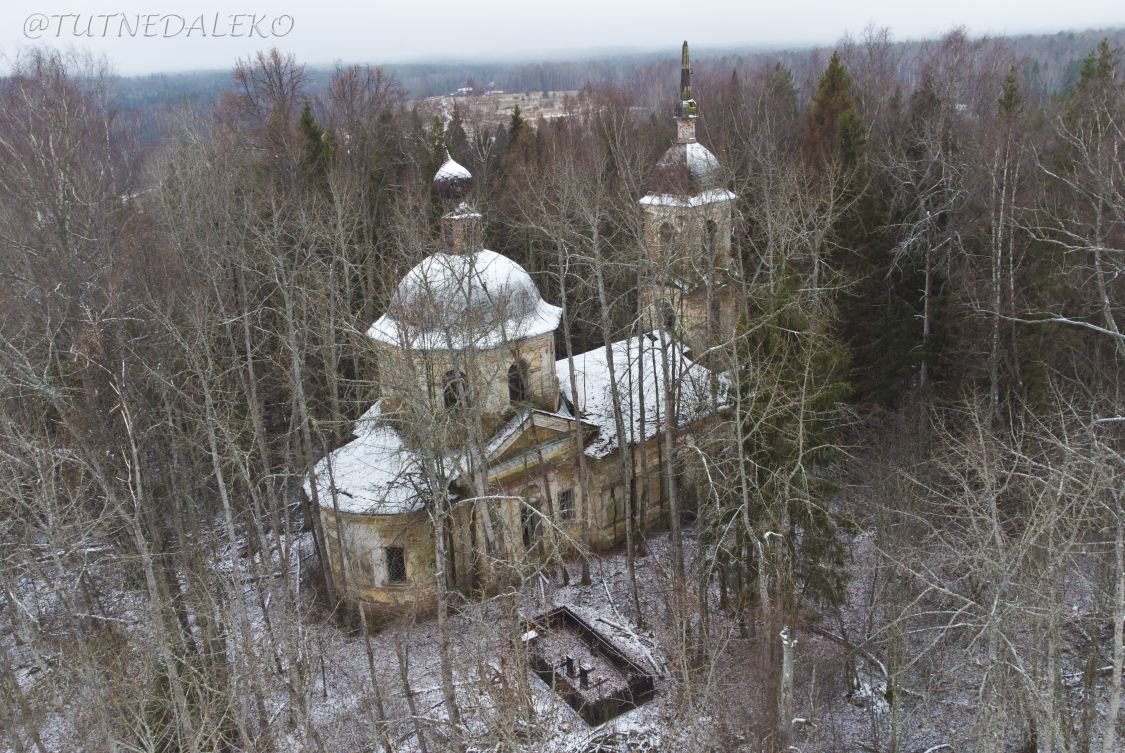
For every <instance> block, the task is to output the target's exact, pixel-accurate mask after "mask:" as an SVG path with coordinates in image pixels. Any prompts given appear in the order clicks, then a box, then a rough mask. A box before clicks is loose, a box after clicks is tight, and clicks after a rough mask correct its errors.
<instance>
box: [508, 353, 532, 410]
mask: <svg viewBox="0 0 1125 753" xmlns="http://www.w3.org/2000/svg"><path fill="white" fill-rule="evenodd" d="M527 371H528V369H527V361H524V360H523V359H522V358H521V359H520V360H518V361H516V362H515V363H513V364H512V365H511V366H509V367H508V400H510V401H511V402H512V403H522V402H523V401H525V400H527V382H528V373H527Z"/></svg>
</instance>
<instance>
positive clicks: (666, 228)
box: [660, 222, 673, 249]
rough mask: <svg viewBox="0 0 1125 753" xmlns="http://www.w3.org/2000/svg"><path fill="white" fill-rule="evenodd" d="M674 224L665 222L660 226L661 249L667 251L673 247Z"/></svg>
mask: <svg viewBox="0 0 1125 753" xmlns="http://www.w3.org/2000/svg"><path fill="white" fill-rule="evenodd" d="M672 232H673V231H672V223H670V222H664V223H661V225H660V248H662V249H666V248H668V247H669V246H671V245H672Z"/></svg>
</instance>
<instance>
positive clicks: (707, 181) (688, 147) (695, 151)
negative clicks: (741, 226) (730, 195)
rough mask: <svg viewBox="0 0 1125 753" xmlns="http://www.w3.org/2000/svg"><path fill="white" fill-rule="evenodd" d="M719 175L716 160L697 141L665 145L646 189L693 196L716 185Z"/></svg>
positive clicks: (673, 194)
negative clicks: (666, 146)
mask: <svg viewBox="0 0 1125 753" xmlns="http://www.w3.org/2000/svg"><path fill="white" fill-rule="evenodd" d="M721 178H722V175H721V170H720V168H719V160H718V159H717V158H716V157H715V155H714V154H712V153H711V151H710V150H709V149H708V148H707V147H705V146H703V144H700V143H699V142H698V141H689V142H687V143H682V144H673V145H672V146H670V147H668V151H666V152H664V156H662V157H661V158H660V159H659V160H658V161H657V163H656V166H655V167H654V168H653V170H652V175H650V176H649V183H648V185H649V192H650V193H653V194H658V195H660V194H668V195H672V196H695V195H697V194H700V193H702V192H704V191H707V190H709V189H712V188H718V187H719V183H720V181H721Z"/></svg>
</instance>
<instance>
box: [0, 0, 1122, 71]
mask: <svg viewBox="0 0 1125 753" xmlns="http://www.w3.org/2000/svg"><path fill="white" fill-rule="evenodd" d="M67 14H69V15H67ZM74 14H79V15H77V17H76V16H75V15H74ZM113 14H117V15H113ZM868 24H874V25H876V26H881V27H883V26H885V27H888V28H890V29H891V31H892V34H893V36H894V38H895V39H900V40H901V39H910V38H918V37H924V36H933V35H935V34H939V33H941V32H943V31H947V30H948V29H950V28H952V27H954V26H965V27H967V28H968V30H969V31H970V33H972V34H984V33H992V34H1001V33H1019V32H1043V31H1058V30H1063V29H1085V28H1091V27H1106V26H1121V25H1125V0H1065V2H1063V1H1060V0H1024V1H1023V2H1013V1H1011V0H1002V1H997V0H820V1H814V0H769V1H768V2H763V1H762V0H742V1H738V0H678V1H675V0H644V1H643V2H642V1H634V2H627V1H626V0H561V1H560V2H528V1H527V0H518V1H517V0H483V2H482V0H476V1H475V2H451V1H450V0H393V1H392V0H368V1H367V2H366V3H363V5H362V6H360V5H358V4H357V3H355V2H345V1H344V0H233V1H231V0H228V1H227V2H223V3H220V2H216V1H215V0H204V1H203V2H200V1H199V0H104V1H103V0H67V1H66V2H55V1H53V0H39V1H38V2H32V1H29V0H0V51H2V53H3V57H4V58H5V59H10V58H12V57H13V56H14V54H15V53H16V52H17V51H18V50H19V49H20V48H21V47H26V46H29V45H33V44H43V43H49V44H53V45H60V46H64V47H66V46H74V47H79V48H85V49H89V50H93V51H95V52H98V53H105V54H106V55H107V56H108V57H109V59H110V61H111V62H112V64H113V66H114V68H115V69H116V70H117V71H118V72H119V73H123V74H135V73H147V72H153V71H174V70H185V69H202V68H210V69H216V68H217V69H226V68H230V67H231V65H232V64H233V63H234V61H235V60H237V59H238V58H239V57H245V56H246V55H247V54H248V53H251V52H253V51H255V50H258V49H263V48H268V47H271V46H274V45H276V46H278V47H279V48H281V49H283V50H285V51H287V52H292V53H294V54H295V55H296V56H297V58H298V60H300V61H301V62H304V63H310V64H317V63H333V62H337V61H343V62H348V63H352V62H355V63H365V62H366V63H394V62H412V61H425V60H438V59H446V60H448V59H450V58H454V59H473V60H497V59H513V58H515V59H536V58H542V57H557V56H559V55H560V54H564V53H583V52H591V51H599V50H606V49H607V48H612V49H615V50H625V49H636V50H652V49H660V48H665V47H666V48H668V49H669V50H670V54H672V55H674V54H675V53H676V49H677V46H678V45H679V42H680V41H681V40H682V39H685V38H686V39H688V40H690V41H691V42H692V44H693V45H694V46H696V47H700V48H706V47H709V46H719V45H722V46H733V45H763V44H765V45H784V44H807V43H820V44H827V43H831V42H833V41H834V40H836V39H839V37H840V36H841V35H843V34H844V33H846V32H852V33H856V34H858V33H860V32H861V31H862V29H863V27H864V26H866V25H868ZM4 67H5V68H6V67H7V65H6V64H5V65H4Z"/></svg>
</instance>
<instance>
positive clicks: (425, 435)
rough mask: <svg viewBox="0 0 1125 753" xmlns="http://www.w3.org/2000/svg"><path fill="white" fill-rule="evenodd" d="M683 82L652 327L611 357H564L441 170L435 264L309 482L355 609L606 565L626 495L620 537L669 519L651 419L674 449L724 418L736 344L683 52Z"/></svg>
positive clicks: (649, 297)
mask: <svg viewBox="0 0 1125 753" xmlns="http://www.w3.org/2000/svg"><path fill="white" fill-rule="evenodd" d="M682 68H683V73H682V81H681V96H680V101H679V103H678V104H677V105H676V108H675V118H676V123H677V140H676V143H675V144H674V145H672V147H670V148H669V149H668V151H667V152H666V153H665V155H664V156H663V157H662V158H661V160H660V161H659V162H658V163H657V165H656V167H655V169H654V170H653V172H652V177H651V180H650V184H649V192H648V193H647V194H646V195H645V196H644V197H643V198H642V199H641V201H640V211H641V212H643V214H644V238H643V245H644V250H643V252H644V253H646V254H648V255H649V261H650V262H652V263H651V264H650V265H648V266H649V267H651V268H652V269H653V270H654V272H653V279H652V282H651V285H649V286H648V288H647V289H644V290H641V291H639V293H640V295H641V301H642V304H643V305H644V306H645V307H646V310H648V311H649V312H650V317H649V318H650V321H649V322H648V324H649V325H651V326H646V327H642V328H641V329H643V330H645V331H642V332H639V333H636V334H633V335H632V336H630V337H627V338H625V339H622V340H620V341H617V342H614V343H612V345H611V346H610V347H599V348H595V349H594V350H591V351H588V352H586V353H579V354H574V355H572V356H570V357H566V356H561V357H560V354H559V353H557V352H556V337H557V330H558V328H559V325H560V322H561V317H562V309H560V308H559V307H558V306H555V305H553V304H551V303H549V302H547V301H545V300H544V299H543V298H542V296H541V295H540V292H539V290H538V288H537V287H536V285H535V282H534V281H533V280H532V278H531V276H530V275H529V274H528V273H527V272H526V270H524V269H523V268H522V267H521V266H520V265H519V264H517V263H515V262H514V261H512V260H511V259H508V258H507V257H505V256H503V255H501V254H497V253H495V252H493V251H489V250H488V249H485V248H483V246H482V237H483V233H482V220H483V218H482V217H481V215H480V213H478V212H477V211H476V210H474V209H473V208H472V207H471V206H470V205H469V204H468V203H467V202H466V201H465V199H466V196H467V195H468V193H469V189H470V187H471V185H472V176H471V175H470V174H469V172H468V170H466V169H465V168H464V167H462V166H461V165H459V164H457V163H456V162H455V161H454V160H453V159H452V158H449V159H447V160H446V162H445V163H444V164H443V165H442V167H441V169H440V170H439V171H438V173H437V175H435V177H434V181H433V190H434V191H435V193H436V194H437V195H438V196H439V197H441V199H442V200H443V201H445V202H446V203H447V205H448V210H449V211H448V212H446V213H445V215H444V216H443V217H442V220H441V235H440V237H441V248H442V250H441V251H440V252H438V253H435V254H433V255H431V256H429V257H427V258H425V259H423V260H422V261H421V262H419V263H418V264H417V265H416V266H415V267H414V268H413V269H411V270H410V271H409V272H408V273H407V274H406V275H405V276H404V278H403V279H402V281H401V282H400V283H399V285H398V287H397V289H396V292H395V294H394V296H393V297H392V300H391V302H390V304H389V306H388V309H387V311H386V313H385V314H384V315H383V316H381V317H380V318H379V319H378V320H377V321H376V322H375V323H374V324H373V325H372V326H371V328H370V329H369V331H368V336H369V337H370V338H371V340H372V341H373V343H374V346H375V349H376V353H377V362H378V364H379V387H380V399H379V401H378V402H377V403H375V405H373V406H372V407H371V408H370V409H369V410H368V411H367V413H365V414H364V415H363V416H362V417H361V418H360V419H359V420H358V421H357V422H356V424H355V427H354V429H353V438H352V439H351V441H349V442H348V443H347V444H345V445H343V446H341V447H340V448H338V449H336V450H334V451H333V452H331V453H330V454H329V455H328V456H327V457H325V458H323V459H322V460H321V461H320V463H319V464H318V465H317V466H316V468H315V470H314V472H313V473H312V474H311V475H310V478H309V479H308V480H307V481H306V484H305V489H306V493H308V494H310V495H311V496H312V497H313V500H314V502H315V503H316V506H317V508H318V509H319V516H320V523H321V527H322V530H323V532H324V539H325V545H326V548H327V550H328V554H329V562H330V567H331V569H332V576H333V580H334V582H335V583H336V585H337V588H338V590H339V591H340V594H341V596H342V598H343V599H344V600H345V601H347V602H349V603H350V604H351V605H353V606H357V607H362V608H365V609H368V610H371V611H372V612H374V613H376V614H377V615H378V614H383V613H388V614H390V613H395V612H401V611H403V610H409V609H412V608H423V609H424V608H426V607H428V606H430V605H431V604H432V603H433V601H434V599H435V594H436V584H437V580H436V579H437V578H439V577H441V578H444V579H445V582H446V584H447V586H448V587H450V588H457V589H461V590H464V591H471V590H473V589H477V588H489V587H490V586H491V585H493V584H495V583H496V582H498V581H499V580H501V579H503V578H504V577H506V575H507V574H510V573H513V572H518V571H519V569H520V568H521V567H523V566H524V565H527V564H529V563H532V562H536V561H541V560H542V558H544V557H550V556H560V557H561V556H565V555H566V554H567V553H568V552H571V551H573V550H574V548H575V547H577V546H578V545H580V544H581V543H582V542H583V541H584V540H585V541H586V542H587V543H588V544H589V546H590V547H591V548H592V549H608V548H611V547H614V546H616V545H618V544H620V543H621V542H622V541H624V538H625V532H626V522H627V521H626V512H627V510H628V509H630V506H629V505H627V504H626V501H627V499H626V498H627V497H628V498H631V499H632V500H633V501H634V502H635V503H637V502H638V501H640V503H639V504H635V505H634V509H637V510H639V513H638V514H639V515H642V516H643V519H637V518H634V521H633V522H634V524H636V525H638V526H642V527H644V528H646V529H651V528H652V527H654V526H658V525H660V524H661V523H662V522H663V521H664V520H666V518H667V513H668V510H667V500H666V497H667V494H666V489H665V484H666V483H667V481H666V479H667V478H668V477H669V476H670V475H672V474H666V473H665V472H664V471H663V467H664V466H663V464H664V461H665V455H664V454H663V453H662V452H661V448H662V445H661V437H662V432H663V431H664V429H665V427H666V420H667V417H666V416H665V415H664V414H665V410H666V406H667V405H669V404H671V405H673V407H674V418H673V419H672V421H673V423H674V424H675V429H676V434H677V436H679V437H681V438H686V437H689V436H691V434H692V432H694V431H697V430H700V429H701V428H703V427H704V426H705V425H706V424H707V422H709V421H711V420H712V419H713V418H714V416H715V415H716V413H717V412H718V411H719V410H721V409H722V404H723V397H722V395H721V392H720V391H717V390H716V385H717V384H719V383H720V381H721V380H720V379H719V378H718V376H717V375H716V374H715V373H713V371H712V370H711V369H709V368H708V365H711V366H712V367H713V368H717V367H714V359H712V358H711V357H710V354H709V349H710V348H711V346H712V345H714V344H717V343H721V342H722V340H723V339H724V338H725V337H726V336H727V333H728V332H729V331H730V330H731V328H732V327H733V321H732V315H731V300H730V292H729V291H730V286H728V285H727V284H726V280H727V279H728V276H729V274H730V258H731V257H730V249H731V243H730V236H731V207H732V204H733V200H734V198H735V197H734V195H733V194H732V193H730V191H728V190H726V189H725V188H724V187H723V186H722V182H723V181H722V179H721V177H720V176H721V170H720V167H719V164H718V161H717V160H716V159H715V157H714V155H713V154H711V152H710V151H708V150H707V149H706V148H705V147H703V146H702V145H701V144H699V143H698V142H697V141H696V140H695V123H696V119H697V117H698V110H697V107H696V104H695V101H694V99H692V96H691V69H690V65H689V61H688V56H687V44H686V43H685V44H684V49H683V66H682ZM681 441H685V439H681ZM624 448H628V449H629V451H628V452H625V449H624ZM623 458H628V460H623ZM584 523H585V525H584ZM439 563H444V564H445V567H444V568H439V567H438V565H439Z"/></svg>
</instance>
